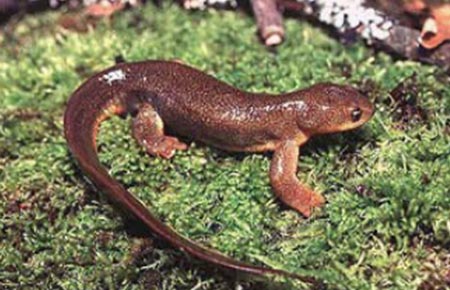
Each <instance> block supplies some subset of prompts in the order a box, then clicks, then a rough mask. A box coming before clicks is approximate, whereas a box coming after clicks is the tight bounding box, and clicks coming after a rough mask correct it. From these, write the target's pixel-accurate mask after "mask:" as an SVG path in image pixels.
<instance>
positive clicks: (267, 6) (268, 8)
mask: <svg viewBox="0 0 450 290" xmlns="http://www.w3.org/2000/svg"><path fill="white" fill-rule="evenodd" d="M251 4H252V8H253V14H254V15H255V18H256V24H257V26H258V31H259V33H260V35H261V38H262V39H263V41H264V44H265V45H267V46H274V45H278V44H280V43H281V42H282V41H283V38H284V28H283V19H282V16H281V11H280V10H279V9H278V7H277V3H276V0H251Z"/></svg>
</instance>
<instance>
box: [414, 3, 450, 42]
mask: <svg viewBox="0 0 450 290" xmlns="http://www.w3.org/2000/svg"><path fill="white" fill-rule="evenodd" d="M430 15H431V17H429V18H428V19H427V20H426V21H425V23H424V25H423V27H422V32H421V34H420V39H419V42H420V44H421V45H422V46H423V47H425V48H426V49H434V48H436V47H438V46H439V45H441V44H442V43H443V42H444V41H446V40H449V39H450V4H442V5H439V6H433V7H430Z"/></svg>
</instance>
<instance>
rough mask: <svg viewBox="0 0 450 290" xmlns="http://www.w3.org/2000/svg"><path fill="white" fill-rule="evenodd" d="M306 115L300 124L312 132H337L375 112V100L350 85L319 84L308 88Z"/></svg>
mask: <svg viewBox="0 0 450 290" xmlns="http://www.w3.org/2000/svg"><path fill="white" fill-rule="evenodd" d="M305 101H306V102H307V104H308V114H307V116H306V117H307V118H309V119H310V120H309V121H307V120H302V121H299V122H298V123H299V126H300V127H301V128H303V129H305V130H306V131H308V132H310V134H312V135H314V134H323V133H336V132H342V131H347V130H351V129H354V128H357V127H359V126H361V125H363V124H364V123H366V122H367V121H368V120H369V119H370V118H371V117H372V115H373V113H374V110H375V108H374V106H373V104H372V103H371V102H370V101H369V100H368V99H367V97H365V96H363V95H362V94H361V93H360V92H359V91H358V90H356V89H355V88H353V87H350V86H342V85H334V84H330V83H324V84H318V85H315V86H312V87H311V88H309V89H308V90H307V94H306V98H305Z"/></svg>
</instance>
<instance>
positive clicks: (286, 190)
mask: <svg viewBox="0 0 450 290" xmlns="http://www.w3.org/2000/svg"><path fill="white" fill-rule="evenodd" d="M272 187H273V189H274V191H275V193H276V195H277V196H278V197H279V198H280V199H281V201H283V202H284V203H285V204H286V205H288V206H290V207H292V208H293V209H295V210H296V211H298V212H299V213H301V214H302V215H303V216H305V217H310V216H311V214H312V212H313V210H314V208H317V207H320V206H322V205H323V204H324V203H325V198H324V197H323V196H322V195H321V194H319V193H317V192H315V191H312V190H311V189H309V188H308V187H306V186H303V185H302V184H301V183H300V182H298V180H283V181H279V182H277V181H272Z"/></svg>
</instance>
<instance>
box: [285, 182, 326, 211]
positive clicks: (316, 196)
mask: <svg viewBox="0 0 450 290" xmlns="http://www.w3.org/2000/svg"><path fill="white" fill-rule="evenodd" d="M324 203H325V198H324V197H323V196H322V195H321V194H320V193H317V192H315V191H312V190H308V189H306V190H305V189H302V191H301V192H299V194H297V198H295V199H294V200H293V203H292V207H293V208H294V209H295V210H297V211H298V212H300V213H301V214H302V215H303V216H305V217H310V216H311V213H312V211H313V210H314V208H317V207H321V206H322V205H323V204H324Z"/></svg>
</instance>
